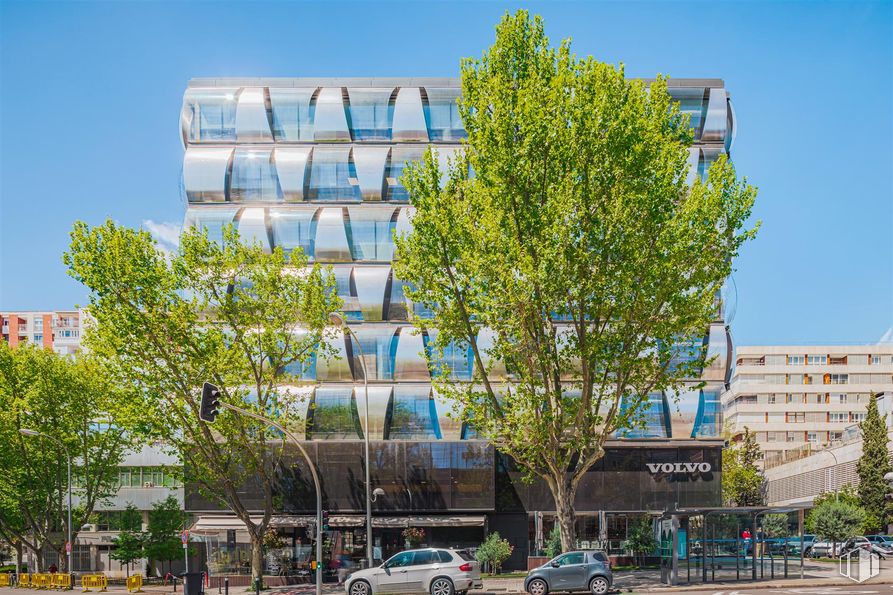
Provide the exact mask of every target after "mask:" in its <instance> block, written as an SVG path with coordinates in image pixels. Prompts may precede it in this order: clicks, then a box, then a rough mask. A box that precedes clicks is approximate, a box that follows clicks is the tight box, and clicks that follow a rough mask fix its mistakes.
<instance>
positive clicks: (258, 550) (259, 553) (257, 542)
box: [249, 531, 264, 587]
mask: <svg viewBox="0 0 893 595" xmlns="http://www.w3.org/2000/svg"><path fill="white" fill-rule="evenodd" d="M249 535H251V578H252V579H253V580H254V581H256V584H258V585H260V586H261V587H263V583H262V582H261V581H263V574H264V541H263V537H258V536H257V535H255V534H254V532H253V531H252V532H250V533H249Z"/></svg>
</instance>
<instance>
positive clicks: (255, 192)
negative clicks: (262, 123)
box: [230, 149, 282, 202]
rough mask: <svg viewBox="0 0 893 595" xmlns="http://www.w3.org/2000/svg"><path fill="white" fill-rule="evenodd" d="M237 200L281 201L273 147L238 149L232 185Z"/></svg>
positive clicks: (231, 194) (233, 197)
mask: <svg viewBox="0 0 893 595" xmlns="http://www.w3.org/2000/svg"><path fill="white" fill-rule="evenodd" d="M230 200H232V201H236V202H239V201H241V202H256V201H281V200H282V188H280V187H279V176H277V175H276V165H275V163H274V162H273V151H272V149H236V154H235V158H234V159H233V174H232V181H231V185H230Z"/></svg>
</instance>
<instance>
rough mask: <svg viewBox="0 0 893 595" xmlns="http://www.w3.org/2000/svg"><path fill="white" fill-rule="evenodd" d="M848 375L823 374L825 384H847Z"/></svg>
mask: <svg viewBox="0 0 893 595" xmlns="http://www.w3.org/2000/svg"><path fill="white" fill-rule="evenodd" d="M849 380H850V378H849V374H825V384H849Z"/></svg>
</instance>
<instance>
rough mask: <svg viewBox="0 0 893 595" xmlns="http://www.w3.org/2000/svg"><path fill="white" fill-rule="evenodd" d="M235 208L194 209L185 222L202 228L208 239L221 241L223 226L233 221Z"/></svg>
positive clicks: (220, 242)
mask: <svg viewBox="0 0 893 595" xmlns="http://www.w3.org/2000/svg"><path fill="white" fill-rule="evenodd" d="M237 212H238V211H237V209H195V210H193V211H191V212H190V213H189V215H188V216H187V224H191V225H193V226H194V227H196V228H198V229H204V230H205V231H206V232H207V234H208V239H210V240H211V241H214V242H217V243H218V244H222V243H223V228H224V227H225V226H227V225H232V224H233V223H234V220H235V217H236V213H237Z"/></svg>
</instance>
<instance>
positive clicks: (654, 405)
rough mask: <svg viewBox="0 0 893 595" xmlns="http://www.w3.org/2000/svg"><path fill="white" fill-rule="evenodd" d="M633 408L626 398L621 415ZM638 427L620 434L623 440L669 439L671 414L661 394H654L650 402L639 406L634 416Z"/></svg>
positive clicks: (621, 408)
mask: <svg viewBox="0 0 893 595" xmlns="http://www.w3.org/2000/svg"><path fill="white" fill-rule="evenodd" d="M630 406H632V402H631V400H630V399H626V398H624V399H623V401H622V402H621V404H620V411H621V414H622V413H624V412H626V411H627V410H628V409H629V407H630ZM633 419H634V420H635V421H636V425H635V426H633V427H632V428H629V429H627V430H621V431H620V432H618V435H619V437H622V438H667V437H668V434H669V432H668V430H667V426H668V424H669V412H668V411H667V410H666V407H665V400H664V397H663V395H661V394H652V395H649V396H648V400H647V401H644V402H642V403H641V404H640V405H639V410H638V412H637V413H636V414H635V415H634V416H633Z"/></svg>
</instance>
